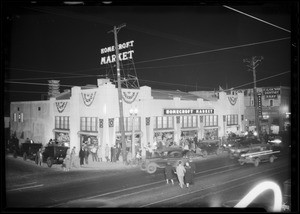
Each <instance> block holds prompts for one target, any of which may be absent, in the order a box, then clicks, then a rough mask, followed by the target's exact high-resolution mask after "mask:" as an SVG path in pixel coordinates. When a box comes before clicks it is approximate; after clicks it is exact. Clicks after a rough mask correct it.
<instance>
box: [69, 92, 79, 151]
mask: <svg viewBox="0 0 300 214" xmlns="http://www.w3.org/2000/svg"><path fill="white" fill-rule="evenodd" d="M71 94H72V95H71V97H70V148H73V146H75V147H76V153H77V154H79V151H80V136H79V135H78V132H79V131H80V98H81V97H80V87H78V86H75V87H73V88H72V91H71Z"/></svg>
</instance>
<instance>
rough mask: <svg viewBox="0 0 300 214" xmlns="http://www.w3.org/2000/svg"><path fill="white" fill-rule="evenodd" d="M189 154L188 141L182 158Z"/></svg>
mask: <svg viewBox="0 0 300 214" xmlns="http://www.w3.org/2000/svg"><path fill="white" fill-rule="evenodd" d="M188 152H189V143H188V141H187V140H186V143H185V144H184V147H183V152H182V156H183V157H185V156H186V154H187V153H188Z"/></svg>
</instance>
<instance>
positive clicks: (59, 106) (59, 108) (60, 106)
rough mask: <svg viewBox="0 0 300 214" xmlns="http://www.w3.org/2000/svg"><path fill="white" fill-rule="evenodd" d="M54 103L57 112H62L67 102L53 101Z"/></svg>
mask: <svg viewBox="0 0 300 214" xmlns="http://www.w3.org/2000/svg"><path fill="white" fill-rule="evenodd" d="M55 104H56V108H57V111H58V112H59V113H62V112H63V111H64V110H65V108H66V106H67V104H68V102H55Z"/></svg>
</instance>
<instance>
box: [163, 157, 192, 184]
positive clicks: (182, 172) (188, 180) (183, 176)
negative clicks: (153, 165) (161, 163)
mask: <svg viewBox="0 0 300 214" xmlns="http://www.w3.org/2000/svg"><path fill="white" fill-rule="evenodd" d="M195 173H196V165H195V163H194V162H193V161H192V159H189V161H188V162H186V163H185V165H184V164H183V162H182V161H181V160H180V161H179V162H178V165H177V166H176V168H174V167H173V166H172V165H171V163H170V162H168V163H167V166H166V167H165V178H166V182H167V184H169V181H171V183H172V185H174V179H175V177H176V175H177V179H178V182H179V186H180V188H183V186H184V185H186V187H187V188H189V186H190V184H193V182H194V174H195Z"/></svg>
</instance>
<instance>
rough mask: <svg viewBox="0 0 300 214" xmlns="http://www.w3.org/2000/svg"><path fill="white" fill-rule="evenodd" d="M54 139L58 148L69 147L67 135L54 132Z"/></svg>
mask: <svg viewBox="0 0 300 214" xmlns="http://www.w3.org/2000/svg"><path fill="white" fill-rule="evenodd" d="M55 139H56V141H57V142H58V145H60V146H70V136H69V133H62V132H55Z"/></svg>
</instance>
